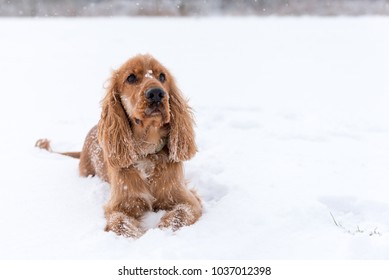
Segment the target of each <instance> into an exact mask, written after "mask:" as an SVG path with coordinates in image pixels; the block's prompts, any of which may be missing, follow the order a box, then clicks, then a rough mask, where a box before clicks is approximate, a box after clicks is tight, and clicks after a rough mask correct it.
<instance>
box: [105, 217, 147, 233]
mask: <svg viewBox="0 0 389 280" xmlns="http://www.w3.org/2000/svg"><path fill="white" fill-rule="evenodd" d="M106 216H107V217H106V218H107V225H106V226H105V231H113V232H114V233H116V234H117V235H122V236H124V237H130V238H139V237H141V236H142V235H143V234H144V232H145V231H144V230H143V229H142V228H141V226H140V223H139V221H138V220H136V219H134V218H132V217H130V216H127V215H126V214H124V213H122V212H112V213H110V214H107V215H106Z"/></svg>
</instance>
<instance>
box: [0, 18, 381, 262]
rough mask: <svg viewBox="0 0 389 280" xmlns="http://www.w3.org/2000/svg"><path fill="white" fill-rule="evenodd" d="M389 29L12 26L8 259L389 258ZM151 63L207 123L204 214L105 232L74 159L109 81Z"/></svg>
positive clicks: (6, 68) (358, 22)
mask: <svg viewBox="0 0 389 280" xmlns="http://www.w3.org/2000/svg"><path fill="white" fill-rule="evenodd" d="M388 28H389V19H387V18H379V17H363V18H329V19H323V18H320V19H319V18H306V17H302V18H282V19H280V18H273V17H269V18H265V19H264V18H261V19H258V18H208V19H193V18H192V19H177V18H174V19H162V18H154V19H150V18H137V19H130V18H128V19H125V18H119V19H118V18H116V19H1V20H0V38H1V44H0V61H1V64H0V75H1V81H2V82H1V85H2V86H1V89H2V93H1V104H2V108H1V110H0V129H1V131H2V136H1V142H0V143H1V145H0V154H1V157H0V164H1V165H0V168H1V170H2V172H1V176H0V221H1V226H0V227H1V230H0V258H2V259H120V258H127V259H204V258H206V259H387V258H389V218H388V217H389V110H388V109H387V107H388V104H389V56H388V51H387V50H388V49H389V33H388V32H387V30H388ZM138 53H150V54H152V55H154V56H155V57H156V58H157V59H158V60H160V61H161V62H162V63H163V64H164V65H165V66H166V67H167V68H169V69H170V71H171V72H172V73H173V74H174V76H175V78H176V80H177V82H178V84H179V87H180V88H181V90H182V91H183V92H184V94H185V96H187V97H189V98H190V104H191V106H192V107H193V108H194V109H195V117H196V120H197V126H196V134H197V143H198V147H199V153H198V154H197V155H196V157H195V158H194V159H192V160H191V161H188V162H187V163H186V164H185V168H186V176H187V178H188V180H189V181H190V185H191V186H192V187H194V188H195V189H196V190H197V191H198V192H199V194H200V195H201V197H202V198H203V200H204V214H203V216H202V217H201V219H200V220H199V221H198V222H197V223H196V224H195V225H193V226H190V227H186V228H182V229H181V230H179V231H177V232H174V233H173V232H171V231H168V230H160V229H157V228H155V226H156V224H157V222H158V219H159V218H160V217H161V215H162V214H163V213H150V214H148V215H147V216H146V217H144V220H143V223H144V224H147V225H148V226H149V227H150V228H151V229H150V230H149V231H147V232H146V234H145V235H143V236H142V237H141V238H139V239H138V240H132V239H127V238H123V237H117V236H116V235H114V234H113V233H106V232H104V226H105V219H104V216H103V205H104V203H105V202H106V201H107V199H108V197H109V186H108V185H107V184H106V183H103V182H102V181H101V180H99V179H98V178H82V177H79V176H78V161H77V160H75V159H73V158H69V157H65V156H61V155H56V154H51V153H48V152H47V151H43V150H39V149H37V148H35V147H34V143H35V141H36V140H37V139H39V138H43V137H47V138H48V139H51V140H52V146H53V149H54V150H57V151H77V150H80V149H81V148H82V145H83V140H84V138H85V135H86V134H87V132H88V131H89V129H90V128H91V127H92V126H94V125H95V124H96V123H97V121H98V119H99V116H100V109H101V108H100V101H101V99H102V98H103V96H104V88H105V87H106V86H107V81H108V78H109V76H110V74H111V71H112V69H116V68H118V67H119V66H120V65H121V64H122V63H123V62H124V61H125V60H127V59H128V58H129V57H131V56H133V55H136V54H138Z"/></svg>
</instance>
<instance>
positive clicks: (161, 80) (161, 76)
mask: <svg viewBox="0 0 389 280" xmlns="http://www.w3.org/2000/svg"><path fill="white" fill-rule="evenodd" d="M158 79H159V81H160V82H161V83H163V82H165V81H166V76H165V74H164V73H161V74H159V77H158Z"/></svg>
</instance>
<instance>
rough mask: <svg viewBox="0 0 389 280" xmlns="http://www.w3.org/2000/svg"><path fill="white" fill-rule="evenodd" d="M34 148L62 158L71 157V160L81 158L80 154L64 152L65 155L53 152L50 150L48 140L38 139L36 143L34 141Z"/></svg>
mask: <svg viewBox="0 0 389 280" xmlns="http://www.w3.org/2000/svg"><path fill="white" fill-rule="evenodd" d="M35 147H38V148H40V149H44V150H47V151H49V152H50V153H56V154H60V155H64V156H69V157H72V158H80V156H81V152H65V153H60V152H55V151H53V150H52V149H51V146H50V140H48V139H39V140H38V141H36V143H35Z"/></svg>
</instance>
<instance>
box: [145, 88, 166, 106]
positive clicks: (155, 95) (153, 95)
mask: <svg viewBox="0 0 389 280" xmlns="http://www.w3.org/2000/svg"><path fill="white" fill-rule="evenodd" d="M145 95H146V99H147V100H148V101H149V102H151V103H154V102H161V100H162V99H163V97H164V96H165V92H164V91H163V90H162V89H160V88H151V89H149V90H147V91H146V93H145Z"/></svg>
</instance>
